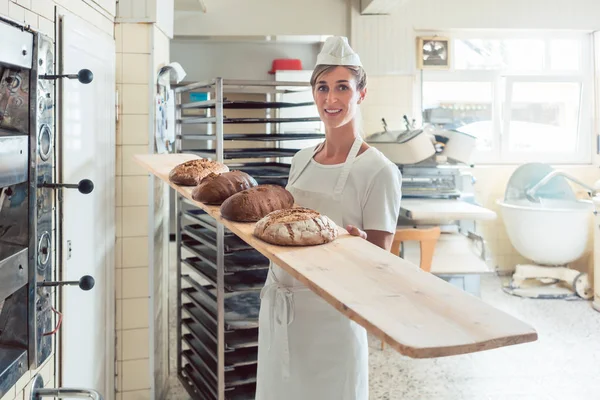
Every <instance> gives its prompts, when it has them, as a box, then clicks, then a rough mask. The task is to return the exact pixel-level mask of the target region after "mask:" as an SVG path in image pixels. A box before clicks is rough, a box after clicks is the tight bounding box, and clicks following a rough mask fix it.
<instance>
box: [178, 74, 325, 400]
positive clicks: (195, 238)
mask: <svg viewBox="0 0 600 400" xmlns="http://www.w3.org/2000/svg"><path fill="white" fill-rule="evenodd" d="M174 92H175V97H176V100H175V102H176V126H175V129H176V142H175V151H176V152H179V153H182V152H183V153H193V154H196V155H198V156H200V157H203V158H210V159H213V160H216V161H219V162H223V163H225V164H227V165H228V166H229V168H230V170H234V169H237V170H241V171H244V172H246V173H248V174H250V175H252V176H253V177H254V178H255V179H256V181H257V182H258V183H259V184H263V183H270V184H278V185H282V186H285V185H286V183H287V177H288V174H289V168H290V164H289V161H291V157H292V156H293V155H294V154H295V153H296V152H297V151H298V150H299V149H300V148H302V147H304V146H305V143H306V141H309V142H311V141H312V143H315V142H318V141H320V140H322V139H323V138H324V134H323V133H322V132H323V130H322V129H315V126H316V125H318V126H319V128H320V127H321V124H320V119H319V117H318V114H317V112H316V108H314V104H313V103H312V102H311V101H306V99H307V98H309V97H310V96H307V95H310V93H311V92H310V84H309V83H308V82H289V81H286V82H283V81H240V80H227V79H222V78H216V79H213V80H211V81H207V82H197V83H191V84H186V85H181V86H178V87H176V88H175V89H174ZM192 94H195V95H192ZM197 94H200V95H201V96H200V98H201V100H197V97H198V95H197ZM240 94H242V95H244V94H251V96H255V97H256V95H259V96H260V97H261V98H263V97H264V99H265V100H264V101H255V100H237V99H235V98H236V95H240ZM303 94H304V95H303ZM232 98H233V100H232ZM302 98H304V101H289V99H302ZM240 110H242V112H246V114H248V113H249V111H248V110H255V111H254V113H255V114H256V113H263V112H264V115H259V116H257V115H250V116H248V115H243V116H241V117H232V116H230V115H231V113H236V112H239V111H240ZM290 110H296V111H293V112H290ZM298 110H303V112H306V114H307V115H304V116H300V117H298V116H296V115H295V114H298ZM300 113H302V112H300ZM226 114H230V115H229V116H228V115H226ZM304 123H311V124H312V129H310V128H307V129H302V128H301V127H302V126H303V124H304ZM230 124H231V125H236V128H235V129H234V130H235V131H236V132H235V133H226V132H225V127H226V126H227V125H230ZM285 125H288V126H289V125H294V126H295V127H296V128H294V129H295V130H292V131H291V132H290V129H286V128H284V126H285ZM250 126H253V127H254V129H247V130H248V131H251V130H253V131H254V132H253V133H246V132H245V131H244V129H245V127H250ZM309 126H310V125H309ZM257 127H258V129H257ZM299 127H300V128H299ZM263 128H264V129H263ZM284 142H287V143H292V146H291V147H289V144H288V145H285V144H284ZM242 143H246V145H245V146H243V145H242V146H239V144H242ZM293 143H296V144H297V145H293ZM236 144H237V145H238V146H236ZM175 207H176V212H175V215H176V222H177V223H176V242H177V277H178V279H177V294H178V295H177V374H178V377H179V380H180V381H181V383H182V385H183V386H184V387H185V389H186V390H187V391H188V393H189V395H190V396H191V397H192V398H195V399H202V400H246V399H254V393H255V389H256V368H257V352H258V311H259V306H260V290H261V289H262V287H263V285H264V282H265V279H266V277H267V272H268V268H269V260H268V259H267V258H266V257H265V256H263V255H262V254H260V253H259V252H258V251H256V250H254V249H253V248H252V247H251V246H249V245H248V244H246V243H245V242H244V241H242V240H241V239H239V238H238V237H237V236H236V235H235V234H233V233H232V232H230V231H229V230H227V229H225V228H224V226H223V225H222V224H220V223H218V222H217V221H216V220H215V219H213V218H212V217H211V216H210V215H208V214H206V213H205V212H204V211H203V210H201V209H200V208H198V207H196V206H195V205H194V204H193V203H192V202H190V201H189V200H187V199H186V198H185V197H183V196H181V195H179V194H178V195H177V198H176V202H175Z"/></svg>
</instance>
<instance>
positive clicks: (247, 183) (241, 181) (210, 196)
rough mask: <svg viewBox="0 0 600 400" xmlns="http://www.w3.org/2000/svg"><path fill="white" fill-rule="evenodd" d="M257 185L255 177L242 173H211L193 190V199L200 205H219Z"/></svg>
mask: <svg viewBox="0 0 600 400" xmlns="http://www.w3.org/2000/svg"><path fill="white" fill-rule="evenodd" d="M257 185H258V183H257V182H256V180H255V179H254V178H253V177H251V176H250V175H248V174H247V173H245V172H242V171H229V172H224V173H222V174H215V173H210V174H209V175H207V176H206V177H205V178H204V180H203V181H202V183H201V184H199V185H198V186H196V187H195V188H194V189H193V190H192V198H193V199H194V200H196V201H199V202H200V203H204V204H211V205H219V204H221V203H223V202H224V201H225V200H227V199H228V198H229V197H231V196H233V195H234V194H236V193H238V192H241V191H242V190H246V189H250V188H252V187H255V186H257Z"/></svg>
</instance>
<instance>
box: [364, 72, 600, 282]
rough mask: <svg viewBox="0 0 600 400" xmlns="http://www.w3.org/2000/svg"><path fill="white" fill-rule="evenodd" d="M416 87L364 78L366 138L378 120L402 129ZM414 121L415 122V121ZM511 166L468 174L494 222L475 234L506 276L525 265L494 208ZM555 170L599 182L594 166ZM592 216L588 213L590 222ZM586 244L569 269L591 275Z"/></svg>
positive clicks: (408, 79)
mask: <svg viewBox="0 0 600 400" xmlns="http://www.w3.org/2000/svg"><path fill="white" fill-rule="evenodd" d="M417 84H418V80H417V79H416V78H415V77H413V76H411V75H395V76H370V77H369V78H368V92H367V97H366V99H365V102H364V103H363V105H362V106H361V113H362V118H363V126H364V130H365V133H366V134H372V133H375V132H380V131H382V130H383V126H382V124H381V118H385V119H386V122H387V124H388V128H389V129H390V130H392V129H394V130H399V129H403V127H404V123H403V122H402V116H403V115H404V114H406V115H407V116H408V117H409V118H412V117H413V116H416V115H415V114H414V113H415V110H418V109H419V107H418V103H417V101H416V100H415V99H416V97H415V95H414V92H415V91H414V90H413V87H415V86H414V85H417ZM417 119H418V118H417ZM516 167H517V166H516V165H513V166H476V167H475V168H473V169H472V170H471V172H472V173H473V175H474V176H475V178H476V179H477V183H476V185H475V190H476V193H475V196H476V199H477V201H478V202H480V204H481V205H482V206H484V207H486V208H489V209H491V210H493V211H495V212H496V213H497V215H498V218H497V219H496V220H495V221H489V222H487V221H486V222H483V223H479V225H478V230H479V231H480V232H481V233H482V234H483V236H484V238H485V239H486V240H487V242H488V249H489V250H490V252H491V256H492V261H491V262H492V266H493V267H495V268H497V269H498V271H499V272H506V273H510V272H511V271H513V270H514V268H515V265H516V264H518V263H523V262H527V260H525V259H524V258H523V257H522V256H521V255H520V254H519V253H518V252H517V251H516V250H515V249H514V247H513V246H512V244H511V243H510V240H509V239H508V235H507V233H506V229H505V227H504V222H503V220H502V214H501V210H500V209H499V207H498V205H497V204H496V200H497V199H501V198H503V197H504V191H505V189H506V185H507V183H508V180H509V179H510V176H511V174H512V173H513V172H514V170H515V169H516ZM556 168H557V169H560V170H563V171H565V172H566V173H568V174H571V175H572V176H573V177H575V178H577V179H579V180H581V181H583V182H584V183H586V184H588V185H593V183H594V182H595V181H596V180H598V179H600V171H599V170H598V165H589V166H577V167H575V166H559V167H556ZM573 188H574V190H575V191H576V193H577V195H578V196H579V197H582V198H583V197H585V196H586V193H585V192H583V191H582V190H581V188H580V187H576V186H573ZM591 220H592V214H591V213H590V222H591ZM591 227H592V225H591V223H590V226H589V227H588V229H590V239H589V242H588V251H587V253H586V254H585V255H584V256H583V257H582V258H581V259H580V260H578V261H577V262H576V263H574V264H573V267H575V268H577V269H579V270H582V271H585V270H588V271H589V272H591V262H592V257H591V254H592V251H591V250H592V245H593V241H592V237H591Z"/></svg>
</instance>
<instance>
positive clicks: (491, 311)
mask: <svg viewBox="0 0 600 400" xmlns="http://www.w3.org/2000/svg"><path fill="white" fill-rule="evenodd" d="M135 158H136V160H137V162H138V163H139V164H140V165H142V166H143V167H144V168H146V169H147V170H148V171H150V172H151V173H152V174H154V175H156V176H157V177H159V178H160V179H162V180H164V181H165V182H167V183H169V185H170V186H171V187H172V188H173V189H175V190H177V191H178V192H179V193H181V194H182V195H184V196H185V197H186V198H188V199H190V200H192V198H191V191H192V188H190V187H181V186H178V185H174V184H172V183H171V182H169V179H168V175H169V171H170V170H171V169H172V168H173V167H174V166H175V165H177V164H179V163H182V162H184V161H187V160H190V159H193V158H196V156H193V155H189V154H165V155H137V156H135ZM192 201H193V200H192ZM195 204H197V205H198V207H200V208H202V209H204V210H205V211H206V212H207V213H209V214H210V215H211V216H213V217H214V218H215V219H216V220H217V221H219V222H220V223H222V224H223V225H224V226H225V227H227V228H228V229H229V230H231V231H232V232H234V233H235V234H236V235H238V236H239V237H240V238H241V239H242V240H244V241H246V242H247V243H248V244H250V245H251V246H253V247H254V248H255V249H256V250H258V251H259V252H260V253H262V254H264V255H265V256H266V257H268V258H269V259H270V260H272V261H273V262H274V263H276V264H277V265H279V266H281V267H282V268H283V269H284V270H285V271H287V272H288V273H289V274H291V275H292V276H294V277H295V278H296V279H298V280H299V281H301V282H302V283H304V284H305V285H307V286H308V287H309V288H310V289H311V290H313V291H314V292H315V293H317V294H318V295H319V296H321V297H322V298H323V299H325V300H326V301H327V302H328V303H329V304H331V305H332V306H333V307H335V308H336V309H337V310H339V311H340V312H342V313H343V314H345V315H346V316H347V317H348V318H350V319H352V320H354V321H355V322H357V323H358V324H360V325H362V326H363V327H365V328H366V330H367V331H368V332H370V333H372V334H374V335H377V336H378V337H380V338H381V339H382V340H383V341H385V342H386V343H387V344H388V345H390V346H391V347H392V348H394V349H396V350H397V351H398V352H400V353H402V354H404V355H407V356H409V357H413V358H432V357H444V356H451V355H456V354H464V353H472V352H477V351H482V350H489V349H493V348H498V347H502V346H509V345H515V344H519V343H525V342H531V341H535V340H537V333H536V331H535V330H534V329H533V328H532V327H531V326H529V325H528V324H526V323H524V322H522V321H520V320H518V319H516V318H515V317H513V316H511V315H509V314H507V313H505V312H503V311H500V310H498V309H495V308H493V307H492V306H490V305H488V304H486V303H485V302H483V301H482V300H480V299H478V298H476V297H474V296H472V295H470V294H468V293H466V292H463V291H462V290H460V289H458V288H456V287H454V286H452V285H450V284H449V283H446V282H444V281H443V280H441V279H439V278H437V277H436V276H434V275H432V274H429V273H426V272H423V271H421V270H420V269H418V268H417V267H416V266H415V265H413V264H411V263H409V262H407V261H404V260H403V259H401V258H400V257H398V256H395V255H393V254H392V253H390V252H387V251H385V250H383V249H381V248H379V247H377V246H375V245H373V244H371V243H369V242H368V241H366V240H364V239H360V238H358V237H353V236H350V235H349V234H348V233H347V232H345V231H343V233H342V234H341V235H340V237H339V238H338V239H337V240H336V241H334V242H332V243H329V244H326V245H321V246H310V247H281V246H273V245H270V244H268V243H265V242H263V241H261V240H259V239H257V238H256V237H254V236H253V235H252V232H253V229H254V224H253V223H234V222H231V221H228V220H226V219H223V218H222V217H221V215H220V213H219V208H218V207H213V206H206V205H204V204H202V203H198V202H195Z"/></svg>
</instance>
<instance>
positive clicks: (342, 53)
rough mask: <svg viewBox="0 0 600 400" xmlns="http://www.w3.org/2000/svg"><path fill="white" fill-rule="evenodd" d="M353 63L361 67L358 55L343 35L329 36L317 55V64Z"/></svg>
mask: <svg viewBox="0 0 600 400" xmlns="http://www.w3.org/2000/svg"><path fill="white" fill-rule="evenodd" d="M322 64H325V65H354V66H357V67H362V64H361V62H360V57H359V56H358V54H356V53H355V52H354V50H352V47H350V45H349V44H348V38H346V37H344V36H331V37H329V38H327V40H326V41H325V43H324V44H323V48H322V49H321V52H320V53H319V55H318V56H317V65H322Z"/></svg>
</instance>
